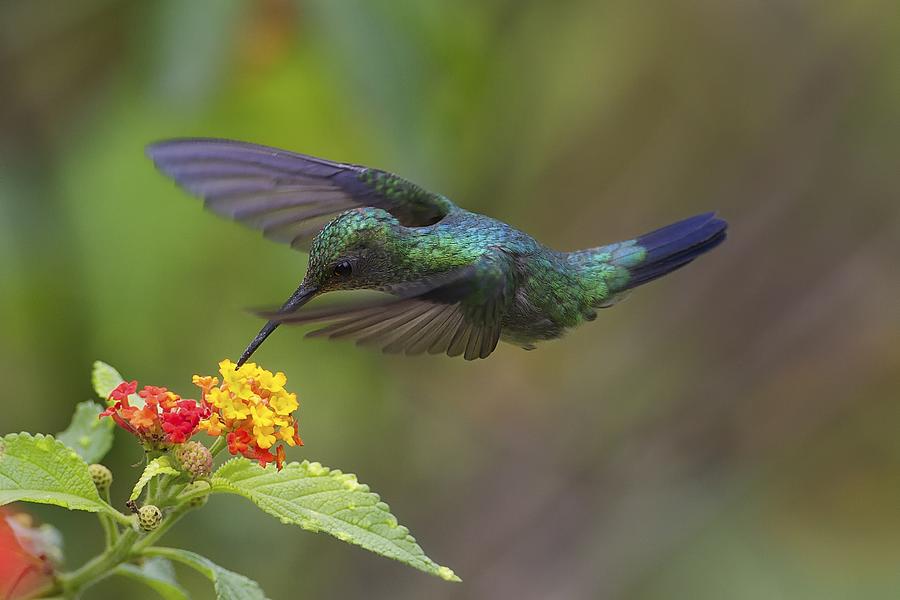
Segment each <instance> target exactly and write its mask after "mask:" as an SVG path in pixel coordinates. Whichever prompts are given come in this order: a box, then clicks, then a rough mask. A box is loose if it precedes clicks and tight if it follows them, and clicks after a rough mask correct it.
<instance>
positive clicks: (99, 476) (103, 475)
mask: <svg viewBox="0 0 900 600" xmlns="http://www.w3.org/2000/svg"><path fill="white" fill-rule="evenodd" d="M88 473H90V474H91V479H93V480H94V485H95V486H97V491H98V492H100V493H101V494H105V493H106V492H108V491H109V486H110V485H112V480H113V476H112V471H110V470H109V469H107V468H106V467H104V466H103V465H100V464H97V463H94V464H92V465H89V466H88Z"/></svg>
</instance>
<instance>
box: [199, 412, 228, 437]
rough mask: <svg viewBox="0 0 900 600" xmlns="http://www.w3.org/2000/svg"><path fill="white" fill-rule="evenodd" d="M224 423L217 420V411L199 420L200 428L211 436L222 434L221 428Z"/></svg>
mask: <svg viewBox="0 0 900 600" xmlns="http://www.w3.org/2000/svg"><path fill="white" fill-rule="evenodd" d="M224 427H225V424H224V423H223V422H222V421H221V420H219V413H217V412H214V413H212V414H211V415H209V418H208V419H204V420H202V421H200V429H202V430H203V431H205V432H206V433H208V434H209V435H211V436H220V435H222V431H223V428H224Z"/></svg>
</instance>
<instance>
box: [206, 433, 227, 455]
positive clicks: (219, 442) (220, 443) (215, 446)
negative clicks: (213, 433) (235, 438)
mask: <svg viewBox="0 0 900 600" xmlns="http://www.w3.org/2000/svg"><path fill="white" fill-rule="evenodd" d="M226 443H227V442H226V440H225V436H224V435H220V436H219V437H217V438H216V441H214V442H213V443H212V446H210V447H209V453H210V454H212V456H213V458H215V457H216V454H218V453H219V452H221V451H222V449H223V448H225V444H226Z"/></svg>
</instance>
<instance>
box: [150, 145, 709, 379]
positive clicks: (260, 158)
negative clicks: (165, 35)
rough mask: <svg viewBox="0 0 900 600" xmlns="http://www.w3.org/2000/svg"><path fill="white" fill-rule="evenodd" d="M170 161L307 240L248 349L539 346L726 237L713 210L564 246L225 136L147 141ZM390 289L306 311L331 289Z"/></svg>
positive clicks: (246, 211)
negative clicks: (608, 239) (316, 340)
mask: <svg viewBox="0 0 900 600" xmlns="http://www.w3.org/2000/svg"><path fill="white" fill-rule="evenodd" d="M147 153H148V155H149V156H150V158H151V159H152V160H153V161H154V162H155V163H156V166H157V168H159V169H160V170H161V171H162V172H163V173H165V174H166V175H168V176H169V177H171V178H172V179H174V180H175V181H176V182H177V183H178V184H179V185H180V186H181V187H182V188H184V189H185V190H187V191H188V192H190V193H191V194H194V195H196V196H199V197H200V198H202V199H203V200H204V204H205V205H206V207H207V208H209V209H211V210H212V211H213V212H215V213H217V214H219V215H223V216H226V217H229V218H232V219H236V220H238V221H240V222H242V223H244V224H246V225H249V226H250V227H253V228H255V229H259V230H262V232H263V233H264V235H265V236H266V237H269V238H272V239H274V240H277V241H279V242H284V243H288V244H290V245H291V246H292V247H294V248H297V249H303V250H308V251H309V266H308V268H307V271H306V275H305V277H304V278H303V280H302V282H301V283H300V286H299V287H298V288H297V290H296V291H295V292H294V293H293V294H292V295H291V296H290V298H288V300H287V302H285V303H284V305H283V306H282V307H281V308H280V309H279V310H277V311H270V312H263V313H260V314H262V315H263V316H265V317H267V318H268V322H267V323H266V325H265V326H264V327H263V328H262V329H261V330H260V332H259V333H258V334H257V335H256V337H255V338H254V339H253V341H251V342H250V345H249V346H248V347H247V349H246V350H245V351H244V353H243V354H242V355H241V358H240V360H239V362H238V364H239V365H240V364H243V363H244V362H245V361H246V360H247V359H248V358H249V357H250V356H251V355H252V354H253V352H254V351H255V350H256V349H257V348H258V347H259V345H260V344H262V342H263V341H264V340H265V339H266V338H267V337H268V336H269V335H270V334H271V333H272V332H273V331H274V330H275V328H276V327H278V325H280V324H282V323H284V324H292V325H301V324H307V323H317V324H319V325H320V327H319V328H318V329H315V330H313V331H311V332H310V333H308V334H307V335H308V336H326V337H329V338H333V339H334V338H354V339H356V340H357V343H359V344H364V345H373V346H376V347H380V348H381V349H382V350H383V351H385V352H393V353H405V354H421V353H424V352H428V353H431V354H440V353H446V354H447V355H448V356H458V355H463V356H464V357H465V358H466V359H467V360H472V359H476V358H486V357H487V356H489V355H490V354H491V353H492V352H493V351H494V349H495V348H496V347H497V343H498V342H499V341H500V340H503V341H505V342H509V343H512V344H515V345H517V346H520V347H522V348H525V349H527V350H531V349H534V347H535V343H537V342H539V341H543V340H552V339H555V338H558V337H560V336H562V335H563V333H564V332H565V331H566V330H567V329H570V328H572V327H575V326H577V325H579V324H581V323H582V322H584V321H592V320H594V319H595V318H596V316H597V309H599V308H607V307H609V306H612V305H613V304H615V303H616V302H617V301H618V300H620V299H622V298H623V297H624V295H625V294H627V293H628V291H629V290H631V289H632V288H635V287H637V286H639V285H643V284H645V283H647V282H649V281H652V280H654V279H656V278H658V277H661V276H663V275H665V274H667V273H670V272H672V271H674V270H675V269H678V268H680V267H683V266H684V265H686V264H688V263H689V262H691V261H692V260H694V259H695V258H697V257H698V256H699V255H701V254H703V253H704V252H707V251H709V250H711V249H713V248H714V247H716V246H717V245H718V244H720V243H721V242H722V241H723V240H724V239H725V232H726V228H727V223H726V222H725V221H723V220H721V219H718V218H716V216H715V214H714V213H706V214H701V215H697V216H694V217H690V218H688V219H685V220H683V221H679V222H677V223H673V224H671V225H668V226H666V227H663V228H661V229H657V230H655V231H652V232H650V233H647V234H645V235H642V236H639V237H637V238H634V239H630V240H627V241H624V242H617V243H614V244H609V245H606V246H599V247H596V248H590V249H587V250H577V251H574V252H558V251H556V250H551V249H550V248H547V247H546V246H544V245H543V244H541V243H539V242H537V241H536V240H535V239H534V238H533V237H531V236H530V235H528V234H527V233H524V232H522V231H519V230H518V229H516V228H514V227H511V226H510V225H507V224H506V223H503V222H502V221H498V220H496V219H493V218H491V217H487V216H484V215H481V214H477V213H473V212H470V211H467V210H464V209H462V208H460V207H459V206H457V205H456V204H454V203H453V202H451V201H450V199H448V198H447V197H445V196H442V195H441V194H437V193H434V192H430V191H428V190H426V189H424V188H422V187H420V186H418V185H416V184H415V183H412V182H410V181H408V180H406V179H403V178H402V177H399V176H397V175H394V174H392V173H388V172H386V171H381V170H379V169H373V168H367V167H363V166H359V165H354V164H346V163H338V162H332V161H330V160H325V159H322V158H315V157H313V156H307V155H304V154H298V153H295V152H289V151H286V150H279V149H277V148H269V147H266V146H259V145H256V144H250V143H245V142H238V141H232V140H221V139H196V138H195V139H173V140H166V141H162V142H159V143H155V144H152V145H150V146H148V148H147ZM359 289H369V290H377V291H380V292H386V293H384V294H378V295H376V297H375V298H371V297H369V295H366V296H367V297H366V298H365V299H362V300H359V301H356V302H351V303H345V304H331V305H325V306H321V307H307V308H306V309H303V310H300V308H301V307H302V306H303V305H304V304H306V303H307V302H308V301H309V300H310V299H312V298H313V297H314V296H317V295H319V294H322V293H325V292H330V291H334V290H359Z"/></svg>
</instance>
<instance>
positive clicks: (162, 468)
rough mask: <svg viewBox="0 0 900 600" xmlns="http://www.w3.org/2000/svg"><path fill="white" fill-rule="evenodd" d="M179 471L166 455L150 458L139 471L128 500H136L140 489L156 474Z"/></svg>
mask: <svg viewBox="0 0 900 600" xmlns="http://www.w3.org/2000/svg"><path fill="white" fill-rule="evenodd" d="M180 474H181V471H179V470H178V469H176V468H175V467H173V466H172V461H171V460H170V459H169V457H168V456H160V457H158V458H154V459H153V460H151V461H150V462H149V463H148V464H147V467H146V468H145V469H144V472H143V473H141V478H140V479H138V480H137V483H135V484H134V489H133V490H131V496H129V498H128V499H129V500H137V497H138V496H140V495H141V490H143V489H144V486H145V485H147V484H148V483H149V482H150V480H151V479H153V478H154V477H156V476H158V475H180Z"/></svg>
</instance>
